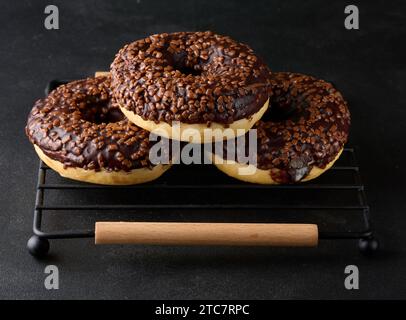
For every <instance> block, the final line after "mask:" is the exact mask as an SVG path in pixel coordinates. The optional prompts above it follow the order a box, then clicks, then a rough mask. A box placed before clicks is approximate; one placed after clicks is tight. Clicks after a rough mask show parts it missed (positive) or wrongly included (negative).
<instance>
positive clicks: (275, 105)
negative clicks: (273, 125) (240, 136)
mask: <svg viewBox="0 0 406 320" xmlns="http://www.w3.org/2000/svg"><path fill="white" fill-rule="evenodd" d="M269 102H270V103H269V105H270V107H269V108H268V111H267V112H266V113H265V114H264V116H263V117H262V120H264V121H272V122H281V121H286V120H288V119H290V120H292V121H296V120H299V119H300V113H301V112H304V110H302V109H306V106H307V102H306V101H301V103H298V101H296V99H291V98H289V97H283V96H282V97H279V98H271V99H270V101H269ZM299 109H301V110H299Z"/></svg>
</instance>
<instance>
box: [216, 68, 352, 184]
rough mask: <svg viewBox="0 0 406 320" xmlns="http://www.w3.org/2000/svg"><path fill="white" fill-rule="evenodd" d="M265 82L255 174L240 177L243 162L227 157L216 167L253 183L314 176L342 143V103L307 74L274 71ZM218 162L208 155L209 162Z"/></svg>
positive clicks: (346, 120) (345, 122) (346, 118)
mask: <svg viewBox="0 0 406 320" xmlns="http://www.w3.org/2000/svg"><path fill="white" fill-rule="evenodd" d="M270 81H271V88H272V91H273V95H272V97H271V99H270V109H269V110H268V111H267V113H266V114H265V116H264V119H262V120H260V121H259V122H258V123H257V124H256V125H255V126H254V129H257V164H256V170H255V173H254V174H252V175H240V174H239V171H238V169H239V168H243V167H246V166H247V165H246V164H245V165H243V164H240V163H238V162H235V161H230V160H229V161H228V163H223V164H216V166H217V167H218V168H219V169H220V170H222V171H223V172H225V173H226V174H228V175H230V176H232V177H235V178H237V179H240V180H243V181H247V182H253V183H262V184H278V183H294V182H300V181H308V180H311V179H314V178H316V177H318V176H319V175H320V174H322V173H323V172H325V171H326V170H327V169H329V168H330V167H331V166H332V165H333V164H334V162H335V161H336V160H337V159H338V157H339V156H340V154H341V152H342V150H343V147H344V144H345V143H346V142H347V138H348V132H349V127H350V113H349V110H348V107H347V103H346V101H345V100H344V99H343V97H342V95H341V94H340V92H338V91H337V90H336V89H335V88H334V87H333V86H332V85H331V84H330V83H328V82H325V81H323V80H319V79H316V78H313V77H311V76H306V75H301V74H295V73H286V72H280V73H273V74H271V75H270ZM226 148H227V147H226V146H225V147H224V152H223V155H226V152H225V151H226ZM219 160H221V159H219V156H218V155H214V162H215V163H216V162H218V161H219Z"/></svg>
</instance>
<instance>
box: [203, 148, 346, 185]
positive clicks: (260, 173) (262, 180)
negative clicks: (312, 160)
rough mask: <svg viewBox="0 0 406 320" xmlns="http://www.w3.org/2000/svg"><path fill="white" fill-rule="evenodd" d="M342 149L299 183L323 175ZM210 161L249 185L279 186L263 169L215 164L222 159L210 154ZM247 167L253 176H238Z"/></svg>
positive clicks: (230, 161)
mask: <svg viewBox="0 0 406 320" xmlns="http://www.w3.org/2000/svg"><path fill="white" fill-rule="evenodd" d="M343 150H344V147H343V148H341V150H340V151H339V152H338V154H337V155H336V157H335V158H334V159H333V160H332V161H330V162H329V163H328V164H327V165H326V167H325V168H319V167H313V168H312V170H310V172H309V174H308V175H307V176H306V177H305V178H304V179H303V180H300V181H298V182H299V183H300V182H306V181H309V180H313V179H315V178H317V177H318V176H320V175H321V174H323V173H324V172H326V171H327V170H328V169H330V168H331V167H332V166H333V164H334V163H335V162H336V161H337V160H338V158H339V157H340V155H341V153H342V152H343ZM211 156H212V159H213V164H214V165H215V166H216V167H217V168H218V169H219V170H220V171H222V172H224V173H225V174H226V175H228V176H230V177H232V178H235V179H238V180H241V181H245V182H250V183H258V184H280V183H279V182H277V181H275V180H274V179H272V177H271V174H270V170H263V169H258V168H255V167H254V166H253V165H252V164H251V165H246V164H239V163H237V162H235V161H232V160H229V161H228V162H229V163H217V162H219V161H221V160H222V159H221V158H220V157H219V156H217V155H215V154H213V153H212V154H211ZM248 166H252V167H253V168H255V169H256V171H255V173H254V174H251V175H241V174H239V172H238V171H239V169H243V168H245V170H246V168H247V167H248Z"/></svg>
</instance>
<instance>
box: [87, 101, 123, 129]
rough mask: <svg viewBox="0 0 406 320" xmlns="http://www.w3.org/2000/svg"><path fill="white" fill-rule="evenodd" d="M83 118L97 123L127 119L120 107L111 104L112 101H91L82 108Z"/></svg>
mask: <svg viewBox="0 0 406 320" xmlns="http://www.w3.org/2000/svg"><path fill="white" fill-rule="evenodd" d="M80 112H81V114H82V119H84V120H85V121H88V122H92V123H95V124H101V123H114V122H119V121H121V120H123V119H125V116H124V114H123V113H122V112H121V110H120V108H118V107H114V106H112V105H111V103H110V101H105V100H102V101H90V102H88V103H86V105H85V107H84V108H81V109H80Z"/></svg>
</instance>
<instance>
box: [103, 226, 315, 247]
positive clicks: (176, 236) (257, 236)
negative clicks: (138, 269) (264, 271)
mask: <svg viewBox="0 0 406 320" xmlns="http://www.w3.org/2000/svg"><path fill="white" fill-rule="evenodd" d="M95 243H96V244H149V245H229V246H284V247H315V246H317V243H318V228H317V225H315V224H282V223H188V222H187V223H185V222H181V223H178V222H96V225H95Z"/></svg>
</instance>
